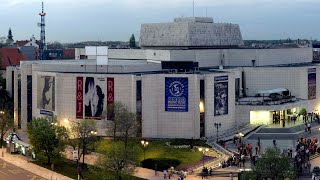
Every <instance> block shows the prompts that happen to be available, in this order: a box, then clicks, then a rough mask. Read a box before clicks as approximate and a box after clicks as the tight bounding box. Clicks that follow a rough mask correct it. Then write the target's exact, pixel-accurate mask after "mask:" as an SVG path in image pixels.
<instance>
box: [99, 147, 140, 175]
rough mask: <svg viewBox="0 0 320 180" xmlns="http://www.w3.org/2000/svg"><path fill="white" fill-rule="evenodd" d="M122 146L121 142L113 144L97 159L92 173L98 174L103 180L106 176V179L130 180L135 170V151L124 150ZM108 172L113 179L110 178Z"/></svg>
mask: <svg viewBox="0 0 320 180" xmlns="http://www.w3.org/2000/svg"><path fill="white" fill-rule="evenodd" d="M124 146H125V145H124V142H122V141H119V142H115V143H114V144H113V145H112V146H111V147H110V148H109V149H106V150H105V151H103V152H102V154H101V156H100V157H99V158H98V160H97V162H96V164H95V165H96V167H95V168H96V169H94V171H95V172H97V173H99V174H100V175H101V177H103V179H105V178H106V177H107V176H108V179H109V178H110V179H119V180H121V179H131V176H132V175H133V174H134V171H135V168H136V163H135V160H136V157H137V156H136V154H137V151H136V149H134V148H130V149H125V147H124ZM108 172H109V173H108ZM110 172H111V173H112V174H111V176H113V177H110ZM107 173H108V174H107Z"/></svg>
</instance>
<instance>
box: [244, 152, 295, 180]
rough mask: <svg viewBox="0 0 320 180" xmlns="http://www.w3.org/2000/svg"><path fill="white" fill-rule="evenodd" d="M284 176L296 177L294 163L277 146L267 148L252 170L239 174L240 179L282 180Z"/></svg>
mask: <svg viewBox="0 0 320 180" xmlns="http://www.w3.org/2000/svg"><path fill="white" fill-rule="evenodd" d="M286 178H288V179H295V178H296V173H295V170H294V165H293V163H292V162H291V161H290V160H289V158H288V157H287V156H285V155H283V154H281V152H280V150H279V149H277V148H268V149H267V150H266V152H265V153H264V154H262V157H261V158H260V159H259V160H258V162H257V164H256V166H254V167H253V169H252V171H251V172H246V173H245V174H243V176H241V179H246V180H248V179H250V180H266V179H271V180H284V179H286Z"/></svg>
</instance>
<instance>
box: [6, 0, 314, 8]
mask: <svg viewBox="0 0 320 180" xmlns="http://www.w3.org/2000/svg"><path fill="white" fill-rule="evenodd" d="M43 1H44V3H45V4H48V5H63V6H66V5H72V6H73V8H75V7H79V6H80V7H81V6H88V5H93V6H94V5H110V6H116V7H119V8H121V7H125V8H139V9H140V8H146V7H153V8H159V9H165V8H177V7H192V4H193V1H194V2H195V6H196V7H218V6H237V5H241V6H244V5H257V4H268V5H275V6H277V5H288V6H295V5H299V4H301V3H304V4H306V3H317V4H320V1H319V0H277V1H275V0H90V1H88V0H43ZM37 3H38V4H39V6H40V3H41V0H0V7H1V6H7V7H15V6H21V5H28V4H37Z"/></svg>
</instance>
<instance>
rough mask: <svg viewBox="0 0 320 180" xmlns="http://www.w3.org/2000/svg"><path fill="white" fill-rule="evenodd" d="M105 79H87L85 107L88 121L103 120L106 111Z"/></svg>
mask: <svg viewBox="0 0 320 180" xmlns="http://www.w3.org/2000/svg"><path fill="white" fill-rule="evenodd" d="M105 87H106V81H105V78H96V77H86V78H85V86H84V105H85V118H86V119H101V118H102V112H103V111H104V110H105V104H104V101H105Z"/></svg>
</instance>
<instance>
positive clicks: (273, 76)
mask: <svg viewBox="0 0 320 180" xmlns="http://www.w3.org/2000/svg"><path fill="white" fill-rule="evenodd" d="M244 72H245V84H246V87H245V88H246V93H247V95H248V96H254V95H255V94H256V93H257V92H258V91H261V90H270V89H276V88H287V89H289V90H290V92H291V95H293V96H296V97H298V98H302V99H307V95H308V91H307V89H306V88H307V83H308V81H307V72H308V70H307V67H299V68H296V67H277V68H273V67H263V68H262V67H261V68H259V67H256V68H244Z"/></svg>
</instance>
